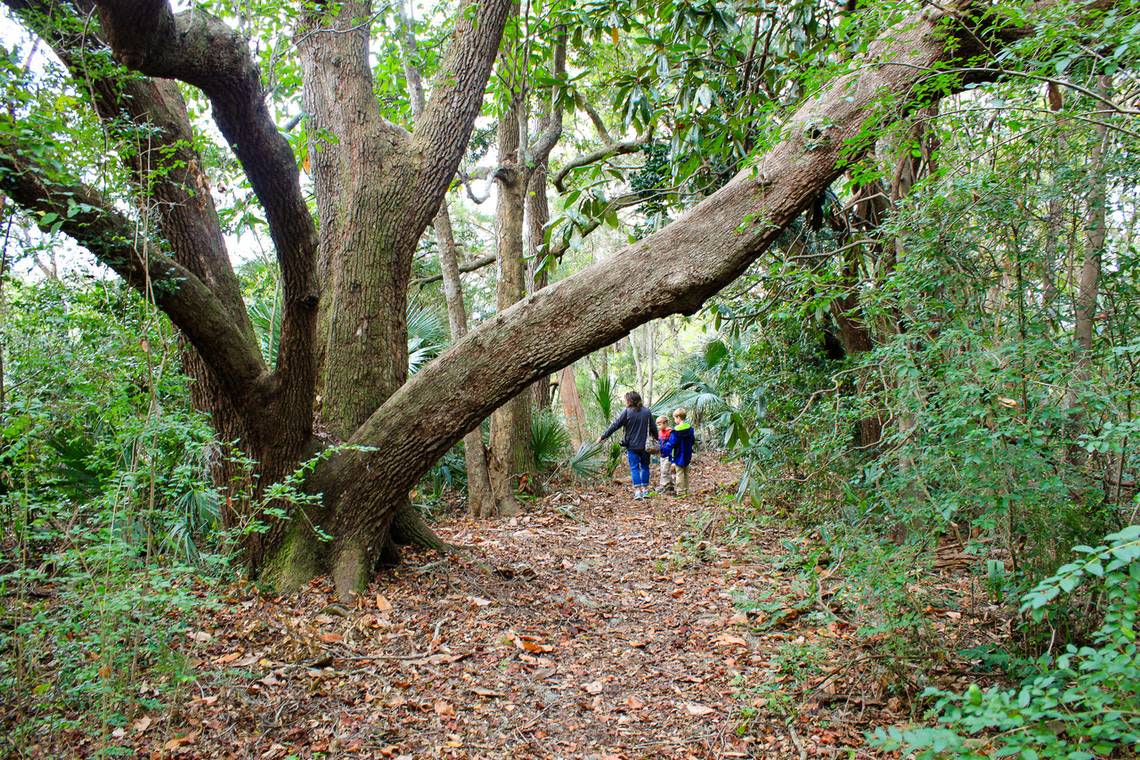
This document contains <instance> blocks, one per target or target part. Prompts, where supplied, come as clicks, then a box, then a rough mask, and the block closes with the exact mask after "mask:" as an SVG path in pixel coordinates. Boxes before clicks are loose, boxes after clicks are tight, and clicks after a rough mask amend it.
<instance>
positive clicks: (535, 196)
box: [526, 119, 550, 409]
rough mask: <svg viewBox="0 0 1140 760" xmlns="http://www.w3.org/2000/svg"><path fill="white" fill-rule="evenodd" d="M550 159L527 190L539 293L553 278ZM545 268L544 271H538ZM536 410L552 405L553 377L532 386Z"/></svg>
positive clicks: (531, 257) (543, 125)
mask: <svg viewBox="0 0 1140 760" xmlns="http://www.w3.org/2000/svg"><path fill="white" fill-rule="evenodd" d="M548 127H549V124H548V120H546V119H543V120H541V121H539V124H538V132H539V133H540V134H541V133H542V132H543V131H545V130H546V129H547V128H548ZM546 164H547V162H546V160H545V159H544V160H543V161H542V162H541V163H540V164H538V165H537V166H535V167H534V171H533V172H532V173H531V175H530V182H529V184H528V187H527V193H526V230H527V261H528V263H529V266H528V267H527V268H528V270H529V277H528V279H529V280H530V292H531V293H535V292H537V291H539V290H542V289H543V288H545V287H546V285H547V282H548V281H549V275H548V270H547V268H546V267H545V266H543V261H542V258H541V253H542V237H543V231H544V230H545V228H546V225H547V223H548V222H549V221H550V204H549V203H548V202H547V199H546V178H547V165H546ZM540 268H541V270H542V271H538V270H539V269H540ZM531 391H532V394H533V396H534V408H535V409H549V408H550V377H540V378H538V380H536V381H535V382H534V385H532V386H531Z"/></svg>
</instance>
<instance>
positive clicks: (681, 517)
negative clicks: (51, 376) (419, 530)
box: [80, 462, 992, 760]
mask: <svg viewBox="0 0 1140 760" xmlns="http://www.w3.org/2000/svg"><path fill="white" fill-rule="evenodd" d="M696 472H697V475H696V477H695V479H694V480H695V485H696V487H695V489H694V491H693V493H692V494H691V495H690V496H689V497H688V498H685V499H681V498H675V497H671V496H658V497H656V498H653V499H649V500H646V501H638V502H635V501H632V500H630V498H629V497H628V492H627V489H626V488H625V487H624V486H622V485H621V484H619V483H618V482H617V481H614V482H612V483H604V484H601V485H598V484H592V485H591V486H589V487H588V490H585V489H583V490H575V489H576V488H581V487H580V486H579V487H576V486H574V485H572V484H568V485H566V486H565V488H564V489H563V490H557V489H554V490H552V492H551V493H550V494H548V495H547V496H546V497H544V498H542V499H539V500H536V501H535V502H533V503H532V504H531V505H530V506H529V508H528V510H527V511H526V512H524V513H523V514H522V515H520V516H518V517H515V518H511V519H509V520H499V521H491V522H473V521H470V520H468V519H466V518H462V517H459V518H450V519H448V520H446V521H444V522H442V523H441V524H438V525H437V526H436V529H437V531H438V532H439V534H440V535H441V536H443V537H444V538H445V539H446V540H448V541H450V542H452V543H455V544H458V545H461V546H466V547H469V550H468V551H465V552H463V553H460V554H456V555H451V556H449V557H448V558H447V559H446V560H445V561H443V562H440V561H439V558H438V557H437V556H435V555H431V554H428V553H414V552H409V553H408V554H407V556H406V558H405V563H404V564H403V565H401V566H399V567H397V568H395V569H392V570H389V571H386V572H385V573H382V574H381V575H379V576H378V577H377V578H376V580H375V583H374V584H373V586H372V587H371V588H370V589H369V590H368V591H367V592H366V593H364V594H363V595H362V596H361V597H360V599H359V600H358V601H357V603H356V604H355V605H350V606H345V605H340V604H338V603H337V602H336V600H335V597H334V595H333V593H332V589H331V587H330V586H329V585H328V583H327V581H325V580H323V579H322V580H317V581H314V582H313V583H312V584H310V586H309V587H308V588H307V589H305V590H304V591H303V592H301V593H298V594H293V595H288V596H278V597H266V596H262V595H260V594H258V593H257V592H256V591H255V590H254V589H253V588H251V587H250V586H248V585H244V586H235V587H234V588H232V589H231V595H230V596H229V597H228V598H226V599H225V600H224V603H223V604H222V605H221V606H220V608H219V609H215V610H212V611H211V612H210V613H209V615H208V617H203V619H202V620H200V621H198V622H197V624H196V625H195V626H194V630H193V631H192V632H191V633H190V634H189V635H188V636H187V641H186V651H187V653H188V656H189V657H190V662H189V665H190V666H191V667H192V669H193V677H194V683H193V684H192V685H191V686H190V687H189V691H188V692H187V695H186V696H185V698H184V699H182V700H181V701H180V702H179V703H178V704H176V705H175V706H174V709H173V710H170V711H167V712H165V713H154V714H151V715H145V716H137V717H136V718H135V719H134V721H133V722H132V723H131V724H130V730H124V731H122V732H120V733H121V734H122V736H116V740H117V742H118V744H119V745H120V746H124V745H125V746H131V747H133V748H134V749H135V750H137V751H138V753H139V755H140V756H144V757H146V756H150V757H193V758H198V757H201V758H215V757H218V758H221V757H227V758H228V757H254V758H262V759H263V760H273V759H274V758H287V757H300V758H313V757H321V758H323V757H376V758H400V759H401V760H403V759H406V758H434V757H438V758H500V757H507V756H512V755H513V756H516V757H526V758H532V757H533V758H597V759H598V760H602V759H603V758H605V759H610V760H617V759H620V758H649V757H665V758H674V757H675V758H719V757H726V758H727V757H765V758H768V757H771V758H783V757H788V758H803V757H833V756H837V755H838V756H848V755H849V754H853V756H860V757H870V756H874V753H873V752H871V751H870V750H869V749H868V748H867V747H865V746H864V740H863V735H864V732H865V731H867V730H868V729H870V728H873V727H874V726H875V725H889V724H893V723H898V722H902V721H905V720H906V719H907V718H908V712H907V711H908V709H909V705H908V704H906V703H905V702H904V700H900V699H898V698H889V699H884V698H883V696H882V691H883V690H882V688H881V685H876V684H875V683H874V682H873V680H869V678H870V677H871V676H870V673H871V671H868V670H867V669H865V668H862V667H861V665H862V664H863V663H864V662H865V661H868V660H871V659H873V656H871V657H868V656H866V655H864V654H863V653H862V652H861V650H860V646H864V645H865V644H866V640H865V639H864V640H862V643H861V642H860V640H858V639H856V637H855V636H854V635H853V630H852V626H851V625H850V624H846V623H844V622H843V621H841V620H837V619H831V620H829V621H827V622H826V623H821V620H820V616H819V615H814V616H813V615H807V614H804V611H805V609H806V606H804V605H796V604H794V603H793V604H791V606H789V607H788V608H787V609H784V610H780V611H778V612H777V613H776V614H774V615H770V614H766V613H764V612H761V611H758V610H754V609H746V610H744V611H742V610H741V609H738V608H737V606H736V604H735V600H738V599H740V598H741V595H751V596H757V595H759V596H761V597H763V596H765V594H770V595H775V596H779V595H780V594H785V593H786V592H787V591H788V589H789V588H791V587H792V586H793V585H794V579H793V578H792V576H791V574H790V572H789V571H787V570H784V569H781V568H780V567H779V566H778V564H777V563H775V562H773V559H774V558H775V557H777V556H779V555H781V554H783V553H785V551H786V550H785V548H784V547H785V546H786V545H787V542H788V541H789V540H796V533H795V532H794V530H793V529H792V528H790V527H786V526H779V525H771V526H765V527H762V528H757V527H753V528H752V530H751V532H750V535H749V537H748V539H747V541H734V540H731V539H730V538H729V537H727V536H721V537H718V536H717V535H716V531H715V529H710V527H709V526H710V524H711V523H712V521H710V520H709V515H710V514H712V515H713V520H722V518H723V517H724V513H725V512H726V511H727V510H728V509H729V505H730V504H731V498H730V496H731V494H732V493H733V492H734V491H735V488H736V484H737V483H738V481H739V470H738V468H737V467H736V466H735V465H732V464H724V463H718V462H698V465H697V468H696ZM567 502H572V503H573V505H574V508H573V511H572V512H571V511H570V510H567V509H561V508H560V507H563V506H565V504H566V503H567ZM694 525H699V526H701V527H700V530H699V534H700V535H699V539H700V540H699V543H698V544H697V545H696V546H695V547H694V546H686V545H685V540H684V539H685V536H686V532H687V531H688V532H689V533H691V532H692V526H694ZM942 582H943V583H946V582H947V581H946V580H945V579H943V581H942ZM991 623H992V621H991ZM789 642H791V643H792V644H795V645H805V646H817V647H822V648H823V650H824V651H825V652H826V655H825V657H824V658H823V660H824V662H825V663H828V666H827V667H824V668H823V669H822V670H821V672H820V673H819V674H818V675H815V676H813V677H812V678H810V679H808V680H807V681H806V682H803V683H795V682H793V680H792V679H789V678H788V676H787V675H786V674H780V673H778V672H776V671H775V669H774V668H773V663H774V662H775V661H776V659H777V658H778V657H779V654H778V652H779V650H780V648H781V647H784V646H786V645H788V644H789ZM952 670H953V669H952V668H950V667H949V666H948V667H947V672H952ZM757 684H766V685H767V686H768V691H767V692H765V693H766V694H768V696H767V697H757V696H755V695H754V694H755V692H753V691H749V690H748V689H747V688H745V687H746V686H749V685H752V686H754V685H757ZM781 694H783V695H784V696H787V697H790V698H791V700H792V703H793V704H794V705H795V707H794V709H788V707H787V706H786V705H785V706H784V707H782V708H781V709H778V710H777V709H774V707H773V705H774V702H775V701H779V699H780V697H781ZM80 749H81V748H80Z"/></svg>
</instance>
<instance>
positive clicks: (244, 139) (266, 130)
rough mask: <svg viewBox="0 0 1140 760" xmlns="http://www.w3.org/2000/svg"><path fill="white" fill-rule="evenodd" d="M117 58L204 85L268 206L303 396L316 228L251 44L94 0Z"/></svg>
mask: <svg viewBox="0 0 1140 760" xmlns="http://www.w3.org/2000/svg"><path fill="white" fill-rule="evenodd" d="M94 1H95V3H96V5H97V6H98V8H99V14H100V18H101V20H102V25H103V30H104V33H105V34H106V35H107V39H108V42H109V43H110V46H111V50H112V51H113V52H114V54H115V57H116V58H117V59H118V60H119V61H121V62H122V63H123V64H124V65H126V66H127V67H128V68H131V69H134V70H136V71H139V72H141V73H143V74H147V75H149V76H154V77H163V78H168V79H178V80H180V81H183V82H186V83H187V84H190V85H193V86H195V87H197V88H198V89H200V90H202V92H204V93H205V94H206V97H207V98H209V100H210V104H211V105H212V106H213V114H214V121H215V122H216V123H217V125H218V128H219V130H221V133H222V135H223V136H224V137H225V139H226V141H227V142H228V143H229V145H230V147H231V149H232V150H233V151H234V154H235V155H236V156H237V158H238V160H239V161H240V162H241V165H242V168H243V170H244V171H245V174H246V176H247V177H248V178H249V181H250V184H251V185H252V187H253V191H254V193H256V195H257V198H258V200H259V201H260V202H261V205H262V207H263V208H264V209H265V216H266V221H267V222H268V224H269V233H270V236H271V237H272V239H273V244H274V247H275V248H276V251H277V259H278V262H279V264H280V267H281V277H282V286H283V291H284V297H285V308H284V313H283V315H282V316H283V319H282V327H281V348H280V352H279V354H278V372H279V374H280V375H281V377H282V379H283V380H284V381H286V383H287V384H289V385H295V386H299V389H300V392H301V395H306V394H308V391H309V390H311V389H312V387H313V383H314V380H315V373H316V364H315V360H314V357H313V355H312V334H313V331H314V328H315V325H316V305H317V290H316V280H315V259H316V248H317V232H316V226H315V225H314V223H313V218H312V215H311V214H310V213H309V210H308V207H307V206H306V204H305V199H304V196H303V195H302V193H301V184H300V174H299V172H298V169H297V163H296V158H295V156H294V155H293V151H292V150H291V149H290V147H289V143H288V141H287V140H286V139H285V137H284V136H283V135H282V134H281V133H280V132H279V131H278V130H277V126H276V124H275V123H274V121H273V119H272V117H271V114H270V112H269V107H268V106H267V93H266V92H265V90H264V88H263V87H262V84H261V75H260V72H259V71H258V69H257V65H256V64H255V63H254V61H253V57H252V56H251V55H250V52H249V47H248V45H247V44H246V42H245V40H244V39H243V38H242V37H241V35H239V34H238V33H237V32H235V31H233V30H232V29H230V28H229V27H228V26H226V24H225V23H224V22H222V21H221V20H220V19H218V18H215V17H214V16H211V15H209V14H207V13H204V12H202V11H200V10H191V11H186V12H183V13H179V14H177V15H175V14H174V12H173V11H172V10H171V7H170V5H169V2H168V0H94Z"/></svg>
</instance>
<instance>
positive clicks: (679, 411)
mask: <svg viewBox="0 0 1140 760" xmlns="http://www.w3.org/2000/svg"><path fill="white" fill-rule="evenodd" d="M673 416H674V417H678V418H680V419H682V420H683V419H685V418H686V417H688V416H689V411H688V410H687V409H685V407H683V406H679V407H677V408H676V409H674V410H673Z"/></svg>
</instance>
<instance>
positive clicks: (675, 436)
mask: <svg viewBox="0 0 1140 760" xmlns="http://www.w3.org/2000/svg"><path fill="white" fill-rule="evenodd" d="M688 416H689V413H688V411H686V410H685V408H684V407H681V408H680V409H676V410H674V412H673V421H674V422H675V423H676V426H675V427H674V428H673V432H671V433H670V434H669V437H668V439H666V440H664V441H662V442H661V456H662V457H666V456H667V457H669V461H670V462H672V463H673V468H674V473H673V481H674V483H675V484H676V488H677V495H678V496H685V495H687V494H688V491H689V462H691V461H692V459H693V442H694V441H695V440H696V436H695V435H694V434H693V426H692V425H690V424H689V423H688V422H686V421H685V418H686V417H688Z"/></svg>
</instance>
